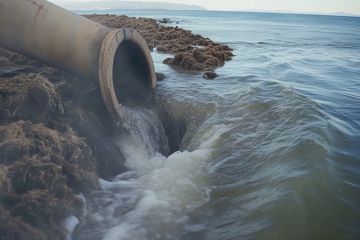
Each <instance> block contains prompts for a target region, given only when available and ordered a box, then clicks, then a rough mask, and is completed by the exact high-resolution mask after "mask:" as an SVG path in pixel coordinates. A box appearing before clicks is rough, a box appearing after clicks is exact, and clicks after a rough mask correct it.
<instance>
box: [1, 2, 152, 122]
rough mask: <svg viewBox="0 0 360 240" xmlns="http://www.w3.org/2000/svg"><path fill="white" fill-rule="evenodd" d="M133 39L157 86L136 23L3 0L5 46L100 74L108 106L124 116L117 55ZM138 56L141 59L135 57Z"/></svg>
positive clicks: (46, 4) (82, 72)
mask: <svg viewBox="0 0 360 240" xmlns="http://www.w3.org/2000/svg"><path fill="white" fill-rule="evenodd" d="M124 41H131V42H132V43H133V44H135V45H136V47H137V48H138V49H140V52H141V58H143V60H144V61H145V63H146V69H144V70H143V71H147V73H148V74H146V76H147V78H148V79H144V81H146V82H147V86H148V88H149V90H150V91H151V90H152V89H154V88H155V87H156V77H155V70H154V65H153V61H152V58H151V55H150V51H149V49H148V48H147V45H146V42H145V40H144V39H143V38H142V37H141V36H140V34H138V33H137V32H136V31H133V30H132V29H116V30H111V29H110V28H107V27H105V26H103V25H101V24H98V23H95V22H93V21H91V20H89V19H86V18H85V17H82V16H79V15H76V14H75V13H73V12H70V11H67V10H65V9H63V8H61V7H59V6H57V5H55V4H52V3H50V2H48V1H45V0H0V46H2V47H4V48H7V49H9V50H12V51H15V52H19V53H22V54H25V55H28V56H31V57H34V58H37V59H39V60H41V61H43V62H46V63H48V64H50V65H53V66H56V67H59V68H62V69H65V70H68V71H71V72H74V73H77V74H79V75H81V76H83V77H85V78H91V79H98V80H99V82H100V87H101V93H102V96H103V99H104V102H105V104H106V107H107V109H108V110H109V111H110V113H111V114H113V116H115V117H119V116H120V117H121V116H122V114H123V113H122V111H121V106H119V104H118V103H119V99H118V98H117V94H116V91H115V89H114V79H113V71H114V68H116V67H117V66H114V65H113V64H114V58H115V55H116V51H117V49H118V47H119V46H120V45H121V44H122V43H123V42H124ZM135 60H136V59H135Z"/></svg>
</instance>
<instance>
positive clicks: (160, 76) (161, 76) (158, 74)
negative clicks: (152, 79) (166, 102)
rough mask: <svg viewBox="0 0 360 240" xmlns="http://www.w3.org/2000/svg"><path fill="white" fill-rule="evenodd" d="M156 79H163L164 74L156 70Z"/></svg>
mask: <svg viewBox="0 0 360 240" xmlns="http://www.w3.org/2000/svg"><path fill="white" fill-rule="evenodd" d="M156 79H157V80H158V81H162V80H164V79H165V74H163V73H159V72H157V73H156Z"/></svg>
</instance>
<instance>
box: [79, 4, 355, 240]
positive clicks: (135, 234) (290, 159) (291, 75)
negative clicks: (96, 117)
mask: <svg viewBox="0 0 360 240" xmlns="http://www.w3.org/2000/svg"><path fill="white" fill-rule="evenodd" d="M115 13H118V12H116V11H115ZM121 13H123V14H127V15H134V16H149V17H153V18H162V17H169V18H170V19H173V20H175V21H179V22H180V24H179V26H180V27H183V28H186V29H190V30H193V31H194V32H196V33H200V34H202V35H205V36H207V37H209V38H211V39H213V40H215V41H218V42H222V43H226V44H228V45H229V46H230V47H232V48H234V54H235V55H236V56H235V57H234V59H233V60H232V61H230V62H228V63H226V65H225V66H224V67H223V68H221V69H218V73H219V74H220V77H218V78H216V79H215V80H213V81H208V80H204V79H202V78H201V75H200V74H192V73H186V72H176V71H175V70H173V69H171V68H170V67H168V66H166V65H164V64H162V63H161V61H162V60H163V59H164V58H165V57H166V56H165V55H164V54H160V53H157V52H154V53H153V57H154V60H155V64H156V66H155V67H156V69H157V71H161V72H163V73H165V75H166V76H167V77H168V78H167V79H166V80H164V81H163V82H160V83H159V87H158V91H157V94H158V104H159V105H160V106H161V107H163V108H164V109H166V111H167V112H168V114H169V116H170V119H171V120H172V121H173V122H174V123H175V125H176V127H175V128H177V130H178V133H179V135H180V136H181V137H182V138H181V143H180V148H179V151H177V152H174V153H171V152H170V151H169V149H170V147H169V144H170V143H171V141H173V139H171V136H169V135H166V134H165V122H162V121H161V116H160V115H158V114H157V112H156V111H154V110H150V109H129V110H128V112H129V114H128V115H129V121H128V122H126V124H125V125H126V126H125V128H127V129H128V130H129V131H128V134H127V135H124V134H122V135H121V138H119V139H117V140H116V141H117V142H118V144H119V148H121V150H122V152H123V154H124V156H125V158H126V166H127V167H128V169H129V171H128V172H125V173H123V174H121V175H119V176H117V177H116V178H115V179H113V180H112V181H105V180H101V184H102V186H103V191H99V192H96V193H94V196H93V198H92V199H89V200H87V206H86V212H85V213H84V219H85V222H84V224H82V225H80V226H79V227H78V229H77V231H76V232H75V235H74V237H73V239H106V240H120V239H134V240H137V239H186V240H188V239H189V240H191V239H197V240H198V239H214V240H215V239H234V240H235V239H236V240H237V239H360V146H359V145H360V18H351V17H331V16H311V15H291V14H265V13H222V12H202V11H194V12H191V11H186V12H181V11H167V12H161V11H122V12H121Z"/></svg>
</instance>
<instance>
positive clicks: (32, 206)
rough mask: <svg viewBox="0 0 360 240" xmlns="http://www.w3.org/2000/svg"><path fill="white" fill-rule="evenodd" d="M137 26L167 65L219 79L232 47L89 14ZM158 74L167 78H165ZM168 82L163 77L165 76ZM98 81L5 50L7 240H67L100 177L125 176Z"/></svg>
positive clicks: (2, 120)
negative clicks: (72, 220) (70, 221)
mask: <svg viewBox="0 0 360 240" xmlns="http://www.w3.org/2000/svg"><path fill="white" fill-rule="evenodd" d="M86 17H88V18H89V19H92V20H94V21H97V22H100V23H102V24H104V25H106V26H108V27H112V28H120V27H132V28H134V29H136V30H137V31H139V32H140V34H141V35H142V36H143V37H144V38H145V40H146V41H147V44H148V46H149V48H150V49H151V50H152V51H159V52H166V53H170V54H173V55H174V56H173V57H172V58H168V59H165V60H164V63H166V64H169V65H172V66H174V67H179V68H184V69H186V70H190V71H199V72H203V73H204V76H205V77H208V78H212V76H216V74H215V72H214V70H215V69H216V68H217V67H218V66H222V65H224V63H225V61H228V60H230V59H231V57H232V49H231V48H229V47H228V46H225V45H221V44H217V43H214V42H213V41H211V40H210V39H208V38H204V37H202V36H200V35H195V34H193V33H191V32H190V31H187V30H184V29H181V28H178V27H169V26H163V25H161V24H160V23H159V22H157V21H156V20H154V19H146V18H140V19H137V18H132V17H126V16H115V15H89V16H86ZM158 76H159V77H160V76H161V74H159V75H158ZM162 77H163V76H162ZM112 134H113V123H112V120H111V118H110V116H109V115H108V113H107V111H106V110H105V106H104V104H103V102H102V99H101V95H100V90H99V86H98V84H97V83H96V82H88V81H83V80H82V79H81V78H80V77H79V76H75V75H73V74H71V73H67V72H64V71H62V70H59V69H56V68H52V67H50V66H47V65H46V64H44V63H41V62H38V61H36V60H34V59H31V58H28V57H26V56H23V55H21V54H17V53H13V52H10V51H7V50H5V49H1V48H0V239H27V240H29V239H55V240H56V239H65V237H66V232H67V230H66V228H65V227H64V225H63V221H64V219H65V218H67V217H69V216H71V215H74V216H76V217H77V218H79V219H80V218H81V214H82V209H83V204H84V203H83V196H85V197H86V196H87V194H88V193H89V192H90V191H92V190H94V189H99V188H100V186H99V181H98V178H99V177H101V178H104V179H111V178H112V177H113V176H115V175H116V174H119V173H121V172H123V171H125V170H126V169H125V167H124V166H123V158H122V154H121V152H120V151H119V149H118V148H117V147H116V145H115V143H114V142H113V141H112Z"/></svg>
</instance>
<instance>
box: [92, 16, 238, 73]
mask: <svg viewBox="0 0 360 240" xmlns="http://www.w3.org/2000/svg"><path fill="white" fill-rule="evenodd" d="M85 17H87V18H89V19H91V20H94V21H96V22H99V23H101V24H103V25H105V26H108V27H111V28H121V27H130V28H134V29H136V30H137V31H138V32H139V33H140V34H141V35H142V36H143V38H144V39H145V40H146V42H147V44H148V46H149V48H150V49H153V48H156V50H157V51H158V52H164V53H170V54H174V57H171V58H169V59H166V60H164V63H165V64H169V65H172V66H177V67H180V68H183V69H186V70H190V71H199V72H203V71H206V69H208V68H212V69H215V68H217V67H219V66H223V65H224V64H225V62H226V61H229V60H231V58H232V57H233V54H232V51H233V49H231V48H230V47H229V46H227V45H222V44H219V43H215V42H213V41H211V40H210V39H209V38H206V37H203V36H201V35H199V34H193V33H192V32H191V31H189V30H185V29H182V28H179V27H177V26H175V27H172V26H163V25H161V24H159V22H157V21H156V20H154V19H149V18H135V17H127V16H116V15H109V14H104V15H98V14H94V15H85ZM160 23H169V19H165V18H164V19H163V21H160Z"/></svg>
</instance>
